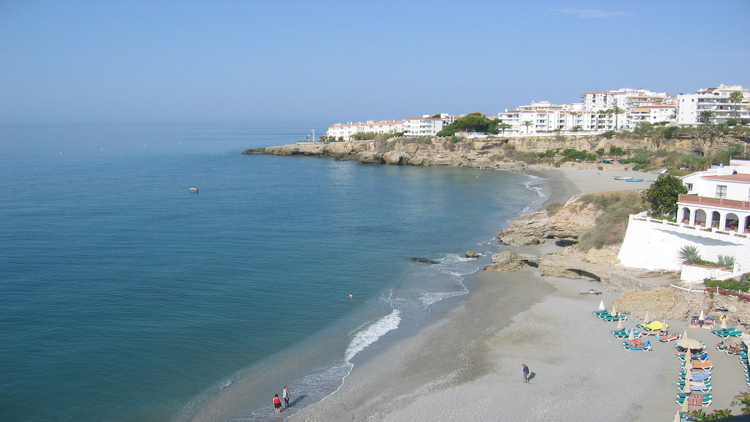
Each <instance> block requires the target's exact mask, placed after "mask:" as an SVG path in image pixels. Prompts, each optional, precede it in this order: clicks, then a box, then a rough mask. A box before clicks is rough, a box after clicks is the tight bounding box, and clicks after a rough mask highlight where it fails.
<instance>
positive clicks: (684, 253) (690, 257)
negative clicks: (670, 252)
mask: <svg viewBox="0 0 750 422" xmlns="http://www.w3.org/2000/svg"><path fill="white" fill-rule="evenodd" d="M678 255H679V257H680V259H681V260H682V262H685V263H687V264H700V263H701V262H703V258H701V254H700V252H699V251H698V247H697V246H693V245H685V246H683V247H682V248H681V249H680V252H679V253H678Z"/></svg>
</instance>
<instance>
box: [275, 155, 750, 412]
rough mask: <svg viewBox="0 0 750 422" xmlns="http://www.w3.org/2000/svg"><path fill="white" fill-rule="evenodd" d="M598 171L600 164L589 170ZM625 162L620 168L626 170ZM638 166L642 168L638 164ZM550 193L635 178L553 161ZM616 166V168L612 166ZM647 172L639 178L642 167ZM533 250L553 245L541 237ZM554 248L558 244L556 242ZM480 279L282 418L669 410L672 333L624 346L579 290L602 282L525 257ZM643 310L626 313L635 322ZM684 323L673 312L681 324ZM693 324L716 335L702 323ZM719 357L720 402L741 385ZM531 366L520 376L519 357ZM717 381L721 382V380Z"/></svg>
mask: <svg viewBox="0 0 750 422" xmlns="http://www.w3.org/2000/svg"><path fill="white" fill-rule="evenodd" d="M596 173H601V174H598V175H597V174H596ZM623 173H624V172H623ZM637 174H638V175H640V176H643V175H644V173H637ZM539 175H540V176H542V177H545V178H547V179H548V180H549V183H548V186H547V187H546V188H545V189H546V191H545V192H546V193H547V195H548V197H549V201H548V202H550V201H553V200H555V201H559V202H563V203H564V202H565V201H566V200H567V199H569V198H570V197H571V196H573V195H575V194H584V193H591V192H604V191H612V190H624V189H627V188H640V189H642V188H643V187H641V186H632V187H631V186H630V185H635V183H627V182H623V181H616V180H614V179H613V178H612V174H608V173H607V172H597V171H588V170H573V169H551V170H542V171H540V172H539ZM618 175H619V174H618ZM644 178H645V177H644ZM529 248H532V249H535V250H536V252H537V253H546V252H551V251H554V250H556V248H557V247H556V246H554V245H551V244H543V245H538V246H534V247H526V249H525V252H533V251H529ZM558 249H559V248H558ZM478 278H479V281H480V282H479V286H478V287H477V288H476V289H474V290H473V291H472V292H471V293H469V294H468V295H466V296H464V297H463V298H462V299H461V300H460V302H459V304H458V306H456V307H455V308H454V309H452V310H451V311H450V312H448V313H447V314H446V315H445V316H444V317H442V318H440V319H439V320H438V321H436V322H435V323H433V324H431V325H429V326H427V327H424V328H423V329H421V330H420V331H419V332H418V333H417V334H416V335H414V336H411V337H408V338H406V339H403V340H401V341H399V342H398V343H396V344H394V345H392V346H390V347H388V348H385V350H382V351H379V352H378V353H375V354H374V355H373V356H372V357H371V358H370V359H368V360H367V361H365V362H364V363H362V364H359V365H357V366H355V368H354V370H353V371H352V373H351V374H350V375H349V376H348V377H347V378H346V380H345V382H344V385H343V386H342V387H341V389H340V390H339V391H338V392H336V393H335V394H333V395H331V396H329V397H328V398H327V399H325V400H324V401H322V402H321V403H318V404H316V405H313V406H311V407H309V408H307V409H305V410H303V411H301V412H300V413H299V414H297V415H295V416H293V417H292V418H290V419H289V420H290V421H294V422H297V421H333V422H336V421H394V422H395V421H453V420H462V421H488V420H492V421H538V420H559V421H573V420H575V421H601V420H608V421H656V420H662V421H671V420H672V419H673V418H674V415H675V413H676V412H677V411H678V410H679V409H680V406H679V405H677V404H676V403H675V395H676V393H677V391H678V390H677V385H676V383H677V373H678V371H679V368H680V364H679V360H678V359H677V358H676V357H675V348H674V346H673V345H672V344H663V343H659V342H658V341H656V340H655V339H654V338H650V340H651V342H652V344H653V345H654V350H653V351H651V352H636V351H627V350H624V349H623V348H622V345H621V343H622V342H621V341H620V340H618V339H616V338H614V337H613V336H612V335H611V333H610V330H614V329H616V323H606V322H603V321H601V320H600V319H598V318H596V317H594V316H593V314H592V313H591V311H593V310H595V309H596V308H597V306H598V305H599V301H600V300H604V302H605V303H606V304H607V305H608V304H609V302H610V301H611V300H613V299H615V298H616V297H617V294H614V293H609V292H604V294H602V295H600V296H589V295H580V294H579V292H584V291H587V290H589V289H590V288H595V289H599V288H598V284H597V283H594V282H590V281H586V280H568V279H556V278H542V277H540V276H539V274H538V272H537V271H536V270H535V269H533V268H528V269H525V270H522V271H516V272H510V273H486V272H483V271H480V273H479V274H478ZM639 322H640V321H627V322H626V323H625V327H626V328H632V327H633V326H634V325H635V324H636V323H639ZM685 326H686V324H685V323H684V322H674V321H672V322H671V329H672V332H680V333H681V332H682V331H683V330H684V327H685ZM689 335H691V336H695V337H696V338H698V339H700V340H704V341H705V343H706V344H707V345H712V344H714V343H716V342H718V341H719V340H720V339H719V338H718V337H716V336H715V335H713V334H711V333H710V331H708V330H690V332H689ZM709 354H710V356H711V358H712V359H713V360H714V362H715V363H716V366H717V368H716V369H715V372H714V373H715V375H714V379H715V380H716V381H715V382H714V384H715V385H716V386H715V387H714V388H715V391H714V396H715V398H714V401H715V404H714V405H713V406H712V407H711V408H709V409H708V410H710V409H712V408H727V407H729V402H730V401H731V397H732V396H733V395H735V394H737V392H738V391H740V390H742V391H746V390H747V386H746V385H745V384H744V379H743V373H742V370H741V365H740V363H739V360H738V359H737V358H736V357H730V356H727V355H725V354H723V353H719V352H718V351H716V350H715V348H713V347H710V349H709ZM522 363H525V364H527V365H528V366H529V368H530V370H531V372H532V380H531V382H530V383H529V384H524V383H523V382H522V370H521V364H522ZM719 383H720V385H721V387H719V386H718V385H719Z"/></svg>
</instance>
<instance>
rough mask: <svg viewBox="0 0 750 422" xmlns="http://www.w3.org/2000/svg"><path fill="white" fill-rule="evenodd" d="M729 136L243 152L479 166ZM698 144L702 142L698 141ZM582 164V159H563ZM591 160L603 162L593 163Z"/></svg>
mask: <svg viewBox="0 0 750 422" xmlns="http://www.w3.org/2000/svg"><path fill="white" fill-rule="evenodd" d="M731 141H732V140H731V139H724V138H721V139H716V140H715V142H714V141H711V145H710V146H709V145H704V143H705V142H702V141H699V140H696V139H670V140H661V141H654V140H652V139H650V138H632V137H619V138H618V137H613V138H611V139H607V138H605V137H602V136H595V135H587V136H530V137H518V138H505V137H491V138H475V139H463V138H459V139H458V140H457V142H452V141H451V139H450V138H391V139H390V140H388V141H387V142H386V141H375V140H371V141H349V142H330V143H321V142H304V143H297V144H290V145H281V146H270V147H263V148H255V149H249V150H246V151H244V152H243V154H272V155H308V156H316V157H332V158H335V159H337V160H358V161H360V162H362V163H368V164H394V165H407V164H408V165H416V166H423V165H424V166H429V165H450V166H467V167H478V168H499V169H520V168H525V167H526V164H525V163H524V162H522V161H520V160H521V159H522V158H523V157H521V155H523V154H528V153H543V152H546V151H548V150H553V151H564V150H566V149H575V150H578V151H587V152H591V153H593V152H595V151H597V150H598V149H604V150H605V151H609V149H610V147H612V146H617V147H620V148H623V149H625V150H636V149H647V150H651V151H655V150H657V149H659V148H662V149H667V150H675V151H681V152H689V151H693V150H694V149H695V148H696V147H697V146H700V147H701V148H702V149H703V150H707V148H723V147H726V145H727V144H728V143H729V142H731ZM699 144H700V145H699ZM566 164H570V165H584V164H586V163H573V162H571V163H566ZM591 165H592V166H599V165H601V164H598V163H591ZM604 167H605V168H604V170H623V169H625V167H623V166H616V165H615V166H614V167H613V166H612V165H605V166H604Z"/></svg>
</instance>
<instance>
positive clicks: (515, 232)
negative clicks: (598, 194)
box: [497, 199, 601, 246]
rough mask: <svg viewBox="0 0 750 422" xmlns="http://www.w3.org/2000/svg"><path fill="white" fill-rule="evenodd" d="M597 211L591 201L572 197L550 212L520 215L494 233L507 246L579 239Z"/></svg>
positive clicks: (591, 225)
mask: <svg viewBox="0 0 750 422" xmlns="http://www.w3.org/2000/svg"><path fill="white" fill-rule="evenodd" d="M600 213H601V212H600V211H597V210H595V209H594V206H593V205H591V204H584V203H582V202H580V200H577V199H573V200H571V201H569V202H568V204H567V205H565V206H564V207H562V208H560V209H558V210H557V211H556V212H555V213H554V214H553V215H551V216H550V214H549V212H547V211H539V212H536V213H533V214H525V215H522V216H520V217H519V218H518V219H517V220H514V221H511V222H510V224H509V225H508V227H507V228H505V229H503V230H502V231H500V233H498V234H497V237H498V239H500V242H502V243H504V244H506V245H510V246H527V245H538V244H540V243H542V242H543V241H544V240H545V239H569V240H578V239H579V238H580V237H581V236H583V234H584V233H586V232H587V231H588V230H590V229H591V228H593V227H594V226H595V224H596V217H598V216H599V214H600Z"/></svg>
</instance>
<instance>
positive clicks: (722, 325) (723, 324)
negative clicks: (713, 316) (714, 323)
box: [721, 316, 727, 330]
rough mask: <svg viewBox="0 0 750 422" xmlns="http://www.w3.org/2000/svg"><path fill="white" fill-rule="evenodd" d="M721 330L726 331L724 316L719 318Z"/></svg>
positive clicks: (725, 318)
mask: <svg viewBox="0 0 750 422" xmlns="http://www.w3.org/2000/svg"><path fill="white" fill-rule="evenodd" d="M721 329H722V330H726V329H727V317H726V316H723V317H721Z"/></svg>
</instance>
